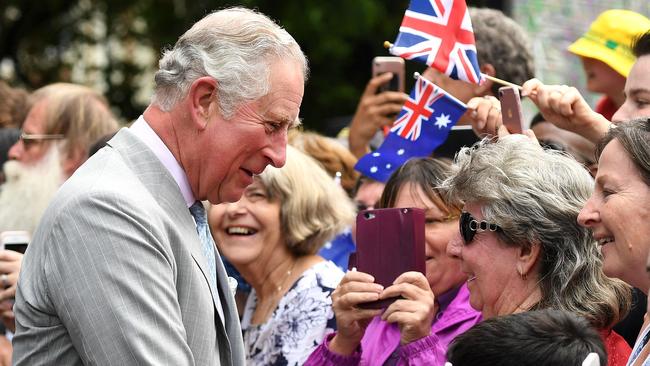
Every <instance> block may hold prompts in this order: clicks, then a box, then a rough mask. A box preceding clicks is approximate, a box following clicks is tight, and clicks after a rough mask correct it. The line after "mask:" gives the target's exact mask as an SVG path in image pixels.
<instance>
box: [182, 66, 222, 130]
mask: <svg viewBox="0 0 650 366" xmlns="http://www.w3.org/2000/svg"><path fill="white" fill-rule="evenodd" d="M188 102H189V103H190V105H191V107H192V108H191V109H190V110H191V113H192V120H193V121H194V123H195V124H196V127H197V128H198V129H199V130H203V129H205V128H206V127H207V125H208V121H209V120H210V115H211V114H212V113H213V112H214V111H215V108H216V105H217V81H216V80H215V79H214V78H212V77H209V76H204V77H201V78H198V79H196V80H194V82H193V83H192V85H191V86H190V90H189V93H188Z"/></svg>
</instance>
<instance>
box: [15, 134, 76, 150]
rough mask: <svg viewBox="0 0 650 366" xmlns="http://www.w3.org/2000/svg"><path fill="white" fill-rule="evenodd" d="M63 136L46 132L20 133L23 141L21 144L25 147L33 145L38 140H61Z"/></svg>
mask: <svg viewBox="0 0 650 366" xmlns="http://www.w3.org/2000/svg"><path fill="white" fill-rule="evenodd" d="M64 138H65V135H60V134H57V135H48V134H40V133H34V134H31V133H24V132H23V133H21V134H20V139H21V140H22V141H23V145H25V149H29V148H30V147H31V146H34V145H36V144H38V143H40V142H43V141H50V140H63V139H64Z"/></svg>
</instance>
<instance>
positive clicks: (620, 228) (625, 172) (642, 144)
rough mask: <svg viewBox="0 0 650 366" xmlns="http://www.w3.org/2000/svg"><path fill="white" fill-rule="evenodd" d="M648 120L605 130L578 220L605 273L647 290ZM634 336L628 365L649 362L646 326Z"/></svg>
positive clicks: (648, 328) (649, 214)
mask: <svg viewBox="0 0 650 366" xmlns="http://www.w3.org/2000/svg"><path fill="white" fill-rule="evenodd" d="M649 141H650V119H648V118H647V117H646V118H641V119H638V120H633V121H629V122H626V123H623V124H620V125H619V126H618V127H616V128H612V129H610V131H609V133H608V134H607V136H605V138H604V139H603V140H602V141H601V142H600V144H599V145H598V148H597V152H598V153H599V155H600V158H599V161H598V175H597V176H596V188H595V189H594V192H593V194H592V195H591V197H590V198H589V200H588V201H587V203H586V204H585V206H584V208H583V209H582V211H581V212H580V216H579V217H578V221H579V222H580V224H581V225H582V226H585V227H587V228H590V229H591V230H592V231H593V235H594V238H595V239H597V240H598V244H599V245H600V246H601V247H602V251H603V257H604V269H605V273H607V274H608V275H609V276H613V277H617V278H620V279H622V280H624V281H625V282H627V283H629V284H631V285H633V286H634V287H637V288H639V289H641V290H642V291H644V292H646V294H647V292H648V287H650V275H649V274H648V272H647V268H648V254H649V253H650V245H649V244H648V237H650V226H648V224H647V223H648V220H650V209H649V208H648V207H650V142H649ZM649 319H650V318H649V317H648V316H647V315H646V323H645V324H644V326H643V331H642V332H641V334H639V337H638V339H637V343H636V344H635V346H634V350H633V352H632V355H631V356H630V360H629V362H628V365H647V364H648V362H649V361H650V357H649V355H650V347H648V346H647V345H648V339H650V337H649V334H650V326H649V324H648V320H649Z"/></svg>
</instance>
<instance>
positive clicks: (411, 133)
mask: <svg viewBox="0 0 650 366" xmlns="http://www.w3.org/2000/svg"><path fill="white" fill-rule="evenodd" d="M443 96H444V92H442V91H440V89H438V88H435V86H434V85H433V84H432V83H430V82H427V81H426V80H425V79H424V78H422V77H419V78H418V80H417V81H416V82H415V87H414V88H413V92H412V93H411V95H409V99H408V100H407V101H406V102H405V103H404V106H403V107H402V112H401V113H400V115H399V116H398V117H397V119H396V120H395V122H393V127H391V129H390V130H391V132H395V133H396V134H398V135H400V136H402V137H403V138H405V139H409V140H411V141H415V140H417V139H418V138H419V137H420V131H421V129H422V122H423V121H428V120H429V118H430V117H431V114H433V109H432V108H431V105H432V104H433V102H435V101H436V100H438V99H440V98H442V97H443Z"/></svg>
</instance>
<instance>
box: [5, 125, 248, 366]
mask: <svg viewBox="0 0 650 366" xmlns="http://www.w3.org/2000/svg"><path fill="white" fill-rule="evenodd" d="M215 251H216V249H215ZM216 254H217V277H218V280H217V287H218V289H215V288H211V285H210V281H208V279H207V277H206V274H207V273H208V266H207V263H206V262H207V261H206V260H205V258H204V256H203V254H202V252H201V243H200V241H199V237H198V234H197V232H196V226H195V223H194V221H193V219H192V216H191V215H190V212H189V210H188V208H187V205H186V203H185V201H184V199H183V196H182V195H181V192H180V189H179V188H178V185H177V184H176V182H175V181H174V179H173V178H172V176H171V175H170V174H169V172H168V171H167V170H166V169H165V167H164V166H163V165H162V164H161V163H160V161H159V160H158V158H157V157H156V156H155V155H154V154H153V152H152V151H151V150H149V149H148V148H147V147H146V146H145V145H144V144H143V143H142V142H141V141H140V140H139V139H138V138H136V137H135V136H134V135H133V134H132V133H131V132H129V130H128V129H122V130H121V131H120V132H119V133H118V134H117V135H116V136H115V137H114V138H113V139H112V140H111V141H110V142H109V146H108V147H107V148H104V149H102V150H101V151H100V152H98V153H97V154H95V155H94V156H93V157H92V158H91V159H89V160H88V161H87V162H86V163H85V164H84V165H83V166H81V167H80V168H79V169H78V170H77V172H76V173H75V174H74V175H73V176H72V177H71V178H70V179H69V180H68V181H67V182H66V183H65V184H64V185H63V186H62V188H61V190H60V191H59V192H58V193H57V195H56V197H55V198H54V200H53V202H52V203H51V205H50V207H49V208H48V209H47V211H46V213H45V215H44V218H43V220H42V222H41V224H40V225H39V227H38V229H37V230H36V232H35V235H34V238H33V241H32V243H31V244H30V246H29V248H28V250H27V253H26V254H25V257H24V259H23V263H22V269H21V272H20V280H19V282H18V290H17V293H16V303H15V307H14V311H15V314H16V335H15V337H14V340H13V345H14V354H13V355H14V364H15V365H30V366H34V365H80V364H85V365H174V366H179V365H243V364H244V362H245V361H244V350H243V343H242V337H241V328H240V324H239V318H238V316H237V309H236V306H235V302H234V298H233V296H232V294H231V292H230V290H229V288H228V278H227V276H226V272H225V270H224V268H223V264H222V263H221V260H220V259H219V255H218V253H216ZM212 291H219V296H220V299H221V302H222V307H223V310H224V317H225V319H219V315H218V313H217V311H216V308H215V304H214V301H213V297H212V295H211V292H212Z"/></svg>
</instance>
